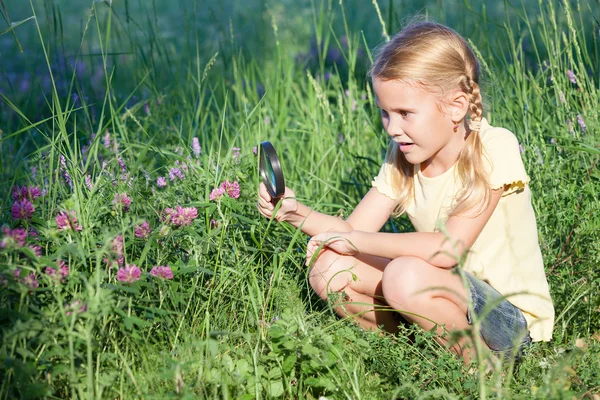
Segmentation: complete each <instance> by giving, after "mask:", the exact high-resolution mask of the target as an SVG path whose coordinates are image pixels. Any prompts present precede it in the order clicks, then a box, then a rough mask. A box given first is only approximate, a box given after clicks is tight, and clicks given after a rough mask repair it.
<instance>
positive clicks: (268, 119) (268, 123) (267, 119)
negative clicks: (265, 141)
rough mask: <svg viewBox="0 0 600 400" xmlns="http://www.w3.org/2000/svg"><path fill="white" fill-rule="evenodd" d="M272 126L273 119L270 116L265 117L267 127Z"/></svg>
mask: <svg viewBox="0 0 600 400" xmlns="http://www.w3.org/2000/svg"><path fill="white" fill-rule="evenodd" d="M270 124H271V117H269V116H268V115H267V116H266V117H265V125H270Z"/></svg>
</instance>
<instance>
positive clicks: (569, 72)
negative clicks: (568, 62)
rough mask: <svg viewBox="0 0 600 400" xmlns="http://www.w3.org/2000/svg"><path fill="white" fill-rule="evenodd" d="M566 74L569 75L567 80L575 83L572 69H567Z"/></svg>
mask: <svg viewBox="0 0 600 400" xmlns="http://www.w3.org/2000/svg"><path fill="white" fill-rule="evenodd" d="M567 76H568V77H569V80H570V81H571V82H572V83H577V80H576V79H575V74H574V73H573V71H571V70H568V71H567Z"/></svg>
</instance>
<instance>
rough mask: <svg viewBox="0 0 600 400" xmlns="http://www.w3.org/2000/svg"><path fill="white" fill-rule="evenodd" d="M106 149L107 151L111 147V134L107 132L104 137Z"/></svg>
mask: <svg viewBox="0 0 600 400" xmlns="http://www.w3.org/2000/svg"><path fill="white" fill-rule="evenodd" d="M104 147H105V148H107V149H108V148H109V147H110V132H109V131H106V134H105V135H104Z"/></svg>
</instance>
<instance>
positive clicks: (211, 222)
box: [210, 219, 221, 229]
mask: <svg viewBox="0 0 600 400" xmlns="http://www.w3.org/2000/svg"><path fill="white" fill-rule="evenodd" d="M219 225H221V224H220V223H219V221H217V220H216V219H211V220H210V227H211V228H213V229H214V228H216V227H218V226H219Z"/></svg>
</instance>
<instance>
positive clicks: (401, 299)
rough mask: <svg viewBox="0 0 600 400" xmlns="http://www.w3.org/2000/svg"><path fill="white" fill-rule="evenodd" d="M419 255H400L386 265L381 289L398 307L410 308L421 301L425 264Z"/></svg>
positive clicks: (394, 305) (387, 299)
mask: <svg viewBox="0 0 600 400" xmlns="http://www.w3.org/2000/svg"><path fill="white" fill-rule="evenodd" d="M424 262H425V261H423V260H421V259H420V258H417V257H399V258H396V259H394V260H392V261H390V263H389V264H388V265H387V266H386V267H385V270H384V271H383V277H382V279H381V289H382V291H383V296H384V298H385V300H386V302H387V303H388V304H389V305H390V306H392V307H394V308H397V309H407V310H410V309H412V308H414V306H415V304H416V303H417V302H418V301H419V297H420V295H422V294H423V293H421V289H422V287H423V285H422V283H423V265H422V263H424Z"/></svg>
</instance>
